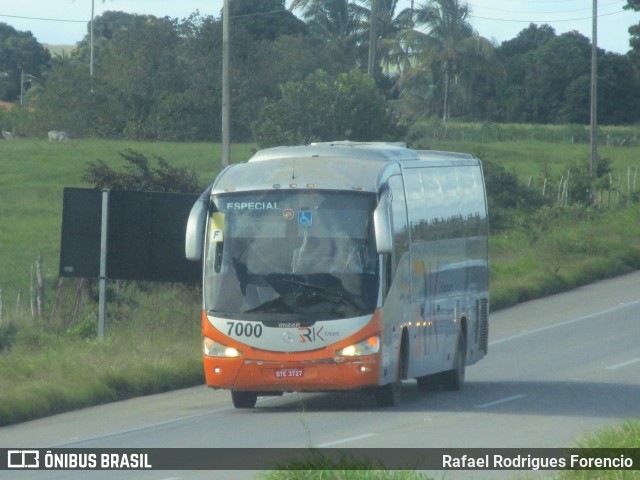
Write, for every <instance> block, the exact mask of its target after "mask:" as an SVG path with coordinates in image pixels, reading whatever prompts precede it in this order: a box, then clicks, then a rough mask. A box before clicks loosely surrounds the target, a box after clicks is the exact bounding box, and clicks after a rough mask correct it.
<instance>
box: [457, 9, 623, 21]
mask: <svg viewBox="0 0 640 480" xmlns="http://www.w3.org/2000/svg"><path fill="white" fill-rule="evenodd" d="M619 13H625V11H624V10H618V11H616V12H611V13H602V14H600V15H598V18H602V17H608V16H610V15H617V14H619ZM469 17H471V18H479V19H481V20H491V21H493V22H514V23H560V22H577V21H580V20H591V19H592V18H593V17H591V16H588V17H581V18H565V19H564V20H555V19H554V20H549V19H547V20H514V19H512V18H492V17H481V16H479V15H473V14H471V15H469Z"/></svg>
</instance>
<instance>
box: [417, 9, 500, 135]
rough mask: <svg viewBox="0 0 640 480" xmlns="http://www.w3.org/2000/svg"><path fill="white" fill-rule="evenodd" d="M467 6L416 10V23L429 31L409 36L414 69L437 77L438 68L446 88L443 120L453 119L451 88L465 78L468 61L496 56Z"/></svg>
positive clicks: (443, 85) (444, 89)
mask: <svg viewBox="0 0 640 480" xmlns="http://www.w3.org/2000/svg"><path fill="white" fill-rule="evenodd" d="M470 11H471V10H470V8H469V5H468V3H466V2H461V1H460V0H431V1H430V2H429V3H427V4H424V5H422V6H421V7H420V8H418V9H417V10H416V11H415V23H416V25H419V26H424V27H426V28H427V32H426V33H422V32H420V31H416V30H414V31H413V32H410V33H409V34H408V38H409V43H410V44H411V45H412V51H413V52H414V53H413V56H414V60H413V62H412V63H413V65H414V67H413V70H420V69H424V68H429V69H431V70H432V72H433V74H434V77H435V75H436V71H435V69H436V68H438V69H439V70H440V73H441V75H442V77H441V80H440V83H441V85H442V88H443V107H442V120H443V122H446V121H447V119H448V118H449V116H450V106H451V102H450V96H451V93H452V88H451V87H452V85H453V84H454V82H455V81H457V80H459V79H462V78H463V77H464V74H465V73H466V72H465V67H464V65H465V59H476V58H484V59H489V58H492V57H493V45H491V43H490V42H489V41H488V40H486V39H485V38H483V37H480V36H479V35H477V33H476V32H475V31H474V30H473V27H472V26H471V24H470V23H469V22H468V21H467V18H468V17H469V14H470Z"/></svg>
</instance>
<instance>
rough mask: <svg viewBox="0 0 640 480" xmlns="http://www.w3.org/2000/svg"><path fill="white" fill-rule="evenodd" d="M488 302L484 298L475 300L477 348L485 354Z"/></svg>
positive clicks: (487, 339)
mask: <svg viewBox="0 0 640 480" xmlns="http://www.w3.org/2000/svg"><path fill="white" fill-rule="evenodd" d="M488 304H489V302H488V301H487V299H486V298H481V299H480V300H476V332H475V333H476V338H475V340H476V343H477V344H478V348H479V349H480V350H482V351H484V353H485V354H486V353H487V351H488V349H489V321H488V315H487V314H488V312H487V310H488V308H487V307H488Z"/></svg>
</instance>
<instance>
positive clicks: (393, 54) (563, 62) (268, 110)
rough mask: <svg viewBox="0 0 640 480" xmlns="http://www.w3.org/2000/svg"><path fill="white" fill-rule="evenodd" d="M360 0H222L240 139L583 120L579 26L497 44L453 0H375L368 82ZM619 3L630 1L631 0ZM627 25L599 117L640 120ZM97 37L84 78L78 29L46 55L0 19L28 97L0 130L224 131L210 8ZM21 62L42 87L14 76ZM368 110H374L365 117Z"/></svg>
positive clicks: (638, 67) (3, 81)
mask: <svg viewBox="0 0 640 480" xmlns="http://www.w3.org/2000/svg"><path fill="white" fill-rule="evenodd" d="M370 1H371V0H352V1H348V0H292V1H291V2H290V4H289V5H286V4H285V0H261V1H260V2H256V1H253V0H231V2H230V7H231V25H232V27H231V78H232V84H231V103H232V116H231V119H232V126H231V132H232V137H233V140H234V141H262V142H265V143H269V142H273V141H276V139H277V141H312V140H327V139H328V138H326V136H327V135H336V136H337V137H336V138H341V137H340V136H352V138H354V139H356V140H363V139H368V137H377V138H382V137H384V136H385V135H386V136H389V137H391V136H396V137H397V136H398V135H401V132H402V128H401V127H402V125H403V124H409V123H411V122H414V121H416V120H419V119H423V118H430V117H438V118H440V119H442V121H445V122H446V121H448V120H449V119H451V118H463V119H465V120H476V121H497V122H527V123H582V124H586V123H588V122H589V74H590V48H591V46H590V41H589V39H588V38H586V37H584V36H583V35H581V34H579V33H578V32H569V33H565V34H561V35H557V34H556V32H555V31H554V30H553V28H551V27H550V26H548V25H533V24H532V25H529V26H528V27H527V28H525V29H523V30H522V31H521V32H520V33H519V34H518V35H517V36H516V37H515V38H513V39H511V40H508V41H505V42H503V43H502V44H501V45H494V44H492V43H491V42H490V41H488V40H487V39H486V38H483V37H482V36H480V35H479V34H478V32H476V31H475V30H474V28H473V26H472V24H471V23H470V21H469V17H470V14H471V10H470V7H469V5H468V4H467V3H466V2H465V1H463V0H430V1H427V2H426V3H420V4H418V5H414V4H413V2H412V4H411V5H412V7H410V8H406V9H403V10H399V8H398V0H377V2H378V9H377V10H378V14H377V15H376V18H375V20H376V29H375V31H376V32H377V38H376V40H375V45H374V46H375V50H376V56H375V58H376V59H377V62H376V65H375V66H376V68H375V69H374V76H373V79H372V80H371V81H372V82H373V83H370V82H369V80H366V78H364V77H362V76H360V75H359V74H358V73H357V72H366V71H367V58H368V55H367V53H368V50H369V34H368V32H369V23H370V21H371V13H370V7H371V4H370ZM627 8H632V9H636V10H640V4H638V0H628V5H627ZM629 33H630V44H631V46H632V49H631V51H630V52H629V54H627V55H619V54H614V53H611V52H605V51H602V50H600V51H599V52H598V63H599V69H598V70H599V72H600V78H599V95H598V99H599V107H598V111H599V116H600V118H599V122H600V123H601V124H630V123H635V122H638V121H640V109H639V108H638V106H639V105H638V99H637V97H638V96H637V94H636V92H637V91H638V89H639V87H640V74H639V72H640V40H639V38H640V24H639V25H638V26H637V27H632V29H630V32H629ZM94 38H95V40H94V56H95V65H94V75H93V76H90V75H89V68H88V66H89V51H90V48H89V46H90V45H89V36H88V35H87V36H86V37H85V38H84V39H83V40H82V41H81V42H79V44H78V45H77V48H76V49H75V50H74V51H73V52H71V53H69V54H64V55H54V56H53V58H51V56H50V55H49V54H48V53H47V52H46V50H44V49H43V48H42V46H40V45H39V44H37V42H36V41H35V39H34V38H33V37H32V36H31V34H30V33H28V32H27V33H23V32H16V31H15V30H13V29H12V28H11V27H8V26H7V25H3V24H0V99H2V100H5V101H16V100H17V99H18V97H19V92H20V91H21V90H23V91H24V92H26V95H25V97H24V100H25V103H26V105H27V106H28V111H27V109H25V111H24V112H22V116H14V117H8V116H7V115H5V114H0V127H2V128H3V129H9V128H10V127H13V128H18V129H22V130H25V131H28V132H43V131H46V130H50V129H60V130H62V129H64V130H67V131H70V132H72V134H73V135H76V136H84V135H97V136H102V137H108V138H135V139H148V140H158V139H160V140H188V141H199V140H219V139H220V119H219V117H220V109H221V105H220V98H221V65H222V58H221V57H222V55H221V52H222V19H221V18H220V17H212V16H201V15H199V14H198V13H197V12H196V13H194V14H193V15H191V16H190V17H189V18H187V19H183V20H178V19H171V18H157V17H153V16H149V15H132V14H127V13H122V12H105V13H104V14H102V15H101V16H99V17H97V18H96V19H95V21H94ZM28 62H31V63H28ZM25 66H26V68H28V70H29V72H28V73H29V74H30V75H33V76H34V77H35V78H38V79H39V81H38V82H35V81H31V82H27V83H26V84H25V83H24V82H23V81H22V80H23V79H20V78H19V77H18V73H17V72H19V71H20V68H21V69H23V70H24V68H25ZM18 67H20V68H18ZM371 88H373V90H371ZM363 92H364V93H363ZM346 98H349V99H350V100H346ZM354 99H357V100H354ZM311 104H313V105H315V109H313V108H310V105H311ZM345 105H349V108H348V109H345V108H344V106H345ZM28 112H31V113H28ZM372 112H376V113H375V115H377V116H379V117H380V118H379V120H380V121H378V122H372V121H371V118H370V117H371V115H372V114H373V113H372ZM345 119H346V120H345ZM11 122H13V125H9V123H11ZM16 122H18V123H20V124H19V125H17V126H16V125H15V123H16ZM323 123H330V124H331V128H328V127H327V126H326V125H325V127H323V128H320V125H321V124H323ZM363 125H368V129H367V128H363V127H362V126H363ZM381 129H384V130H385V131H380V130H381ZM354 136H357V137H359V138H355V137H354Z"/></svg>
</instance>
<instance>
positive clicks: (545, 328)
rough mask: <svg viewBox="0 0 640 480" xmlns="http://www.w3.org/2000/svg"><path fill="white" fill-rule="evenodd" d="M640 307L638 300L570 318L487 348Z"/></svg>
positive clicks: (507, 338) (496, 341)
mask: <svg viewBox="0 0 640 480" xmlns="http://www.w3.org/2000/svg"><path fill="white" fill-rule="evenodd" d="M635 305H640V300H638V301H635V302H629V303H621V304H620V305H618V306H615V307H612V308H608V309H607V310H602V311H600V312H595V313H590V314H589V315H584V316H582V317H577V318H572V319H571V320H565V321H564V322H559V323H554V324H553V325H547V326H546V327H541V328H536V329H535V330H529V331H525V332H522V333H517V334H516V335H512V336H510V337H506V338H501V339H500V340H494V341H493V342H489V346H492V345H498V344H499V343H504V342H509V341H511V340H515V339H517V338H521V337H524V336H526V335H532V334H534V333H539V332H544V331H546V330H551V329H552V328H556V327H563V326H565V325H570V324H572V323H577V322H582V321H583V320H589V319H591V318H594V317H599V316H600V315H606V314H607V313H612V312H615V311H616V310H620V309H623V308H627V307H631V306H635Z"/></svg>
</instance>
